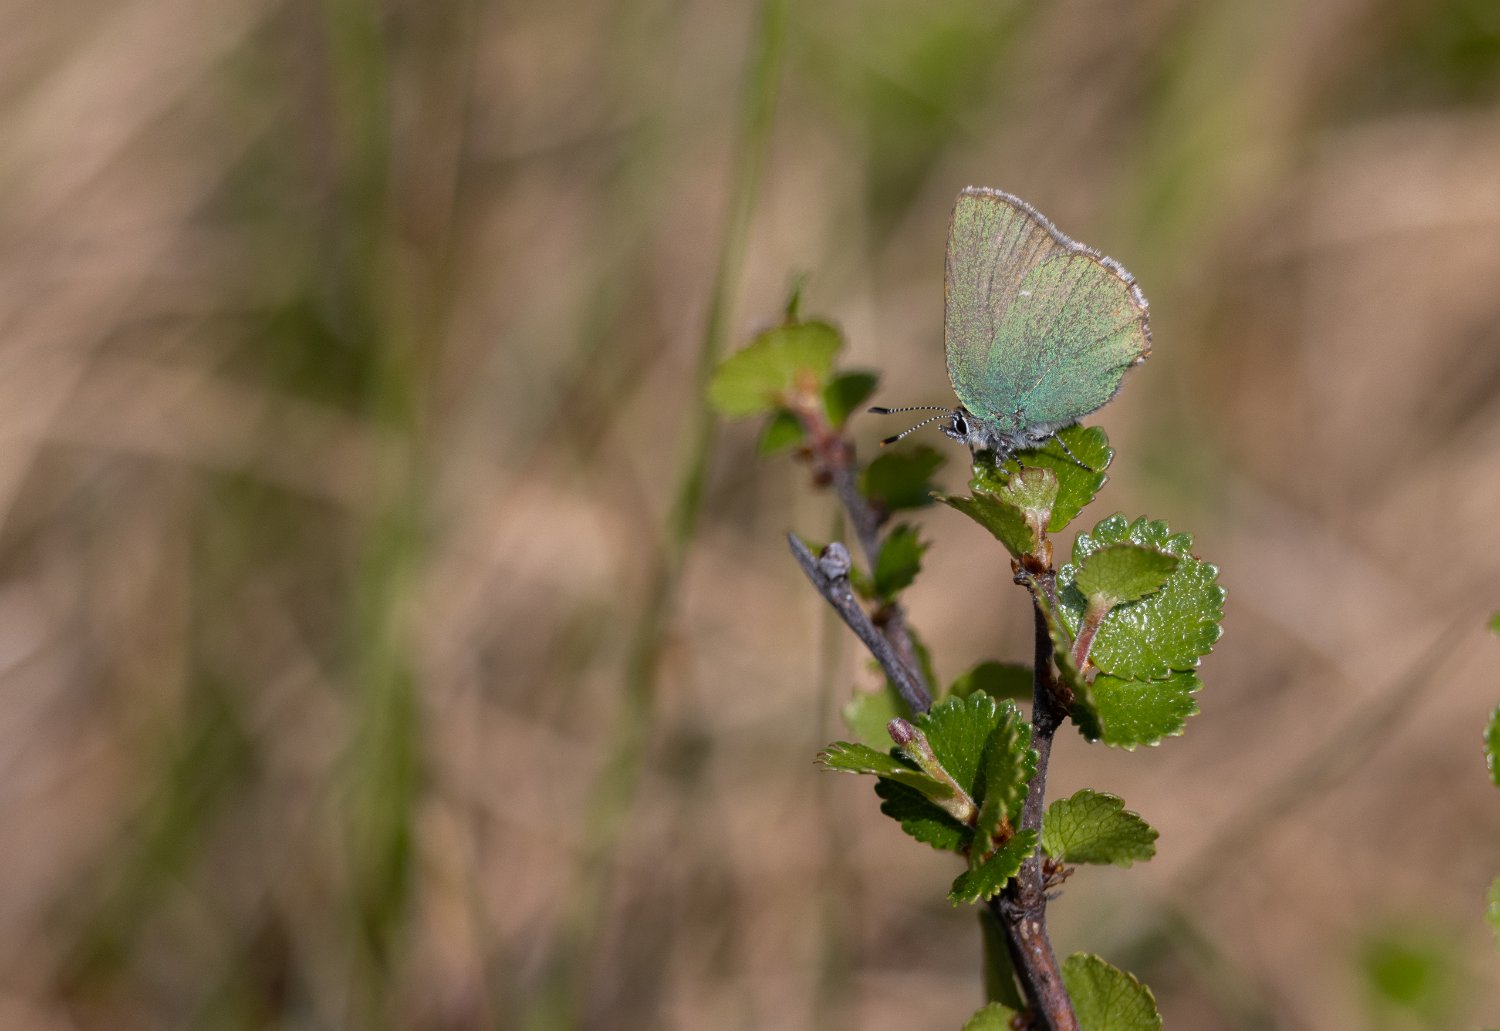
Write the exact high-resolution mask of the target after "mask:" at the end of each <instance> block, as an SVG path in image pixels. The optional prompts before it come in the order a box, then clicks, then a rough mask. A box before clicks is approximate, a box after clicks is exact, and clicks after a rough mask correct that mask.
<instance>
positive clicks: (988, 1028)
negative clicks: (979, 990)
mask: <svg viewBox="0 0 1500 1031" xmlns="http://www.w3.org/2000/svg"><path fill="white" fill-rule="evenodd" d="M1015 1015H1016V1011H1015V1010H1013V1009H1011V1008H1010V1007H1009V1006H1002V1005H1001V1004H1000V1003H998V1002H991V1003H988V1004H986V1005H985V1007H984V1008H983V1009H981V1010H977V1011H975V1013H974V1015H973V1016H972V1017H970V1018H969V1019H968V1020H966V1021H964V1027H963V1031H1011V1028H1010V1022H1011V1018H1013V1017H1014V1016H1015Z"/></svg>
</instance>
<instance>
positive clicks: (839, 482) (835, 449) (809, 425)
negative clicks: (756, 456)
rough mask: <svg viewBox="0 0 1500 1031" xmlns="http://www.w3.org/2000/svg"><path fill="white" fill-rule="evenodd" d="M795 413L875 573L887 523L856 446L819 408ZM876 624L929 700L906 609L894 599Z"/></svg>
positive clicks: (822, 474)
mask: <svg viewBox="0 0 1500 1031" xmlns="http://www.w3.org/2000/svg"><path fill="white" fill-rule="evenodd" d="M795 411H796V414H797V418H798V419H800V420H801V422H802V426H803V428H804V430H806V432H807V437H808V442H809V445H810V447H811V450H812V456H813V463H814V470H815V476H816V477H817V478H818V479H820V480H821V481H822V482H824V483H828V484H831V485H832V486H833V491H834V493H835V494H837V495H838V499H839V502H840V504H842V505H843V506H844V511H845V512H846V513H848V516H849V524H850V525H851V526H853V527H854V536H855V537H856V538H857V539H858V540H859V548H860V550H861V551H863V552H864V555H865V563H866V564H867V566H868V567H869V568H870V569H871V570H873V569H874V568H875V563H876V562H877V561H878V560H879V558H880V547H881V540H880V525H881V524H882V523H883V522H885V519H886V517H885V515H884V514H883V513H881V512H880V511H879V510H877V509H876V508H875V507H874V506H873V505H871V504H870V502H869V501H868V500H867V499H866V498H865V496H864V495H863V494H861V493H860V491H859V483H858V479H857V476H856V466H855V462H854V445H853V444H851V443H850V442H849V439H848V438H847V437H845V436H843V435H842V434H840V433H838V432H837V431H836V430H834V429H833V428H832V427H831V426H829V425H828V421H827V419H826V417H825V416H824V414H823V410H822V408H821V407H820V406H814V405H807V406H802V407H798V408H796V409H795ZM877 625H878V626H879V627H880V630H881V632H882V633H883V634H884V635H885V639H886V640H887V641H889V642H890V644H891V647H892V648H894V649H895V651H896V655H897V656H898V657H899V658H900V660H901V663H902V665H904V666H905V667H906V669H907V671H908V673H909V675H910V677H911V679H913V680H915V681H916V682H917V684H918V685H920V686H921V688H922V693H923V694H926V695H928V696H929V697H930V696H931V693H932V685H930V684H928V683H927V678H926V676H925V675H924V674H923V673H922V664H921V662H919V661H917V650H916V648H915V647H914V646H913V644H912V639H911V630H910V629H908V627H907V625H906V610H905V609H903V608H902V607H901V603H900V602H899V601H894V600H892V601H889V602H887V603H886V604H885V605H884V606H882V607H881V610H880V614H879V618H878V620H877ZM929 704H931V703H929ZM926 711H927V709H926V707H925V706H924V707H923V708H921V709H913V710H912V712H913V713H921V712H926Z"/></svg>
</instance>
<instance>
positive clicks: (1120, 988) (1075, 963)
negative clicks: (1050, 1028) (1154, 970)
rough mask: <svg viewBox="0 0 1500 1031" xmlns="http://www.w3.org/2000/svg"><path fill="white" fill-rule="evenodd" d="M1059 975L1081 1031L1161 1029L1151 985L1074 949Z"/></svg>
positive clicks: (1158, 1030) (1145, 1030)
mask: <svg viewBox="0 0 1500 1031" xmlns="http://www.w3.org/2000/svg"><path fill="white" fill-rule="evenodd" d="M1062 978H1063V987H1065V988H1066V989H1067V990H1068V995H1069V996H1070V997H1071V998H1072V999H1073V1012H1074V1013H1075V1014H1076V1015H1077V1016H1078V1026H1079V1028H1080V1029H1081V1031H1161V1014H1159V1013H1157V1012H1156V998H1155V996H1153V995H1152V994H1151V989H1149V988H1147V987H1146V986H1145V985H1143V984H1141V982H1140V981H1138V980H1136V978H1135V977H1134V976H1133V975H1131V974H1127V973H1125V971H1123V970H1118V969H1116V968H1115V967H1112V966H1110V965H1109V964H1108V963H1106V962H1104V960H1102V959H1100V958H1099V957H1098V956H1092V955H1089V954H1088V953H1086V952H1075V953H1074V954H1073V955H1071V956H1069V957H1068V961H1067V962H1066V963H1064V964H1063V969H1062Z"/></svg>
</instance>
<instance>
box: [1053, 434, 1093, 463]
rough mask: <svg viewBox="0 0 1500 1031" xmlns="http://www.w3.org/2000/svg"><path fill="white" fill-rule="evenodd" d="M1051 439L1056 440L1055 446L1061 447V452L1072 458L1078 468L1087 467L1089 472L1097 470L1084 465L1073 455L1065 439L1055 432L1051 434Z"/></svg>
mask: <svg viewBox="0 0 1500 1031" xmlns="http://www.w3.org/2000/svg"><path fill="white" fill-rule="evenodd" d="M1052 439H1053V440H1055V441H1057V446H1058V447H1060V448H1062V449H1063V454H1065V455H1067V456H1068V457H1069V458H1071V459H1072V460H1073V464H1074V465H1076V466H1078V468H1080V469H1087V470H1088V471H1089V472H1091V473H1092V472H1097V471H1098V470H1096V469H1094V468H1092V467H1091V466H1087V465H1084V464H1083V463H1082V462H1081V461H1079V460H1078V456H1077V455H1075V454H1073V449H1072V448H1070V447H1068V444H1067V441H1065V440H1063V439H1062V438H1061V437H1059V436H1058V435H1057V434H1055V433H1054V434H1053V435H1052Z"/></svg>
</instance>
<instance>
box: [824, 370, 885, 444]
mask: <svg viewBox="0 0 1500 1031" xmlns="http://www.w3.org/2000/svg"><path fill="white" fill-rule="evenodd" d="M879 382H880V377H879V376H877V375H876V374H875V373H873V372H866V371H864V370H861V369H855V370H853V371H851V372H841V373H839V374H838V375H837V376H835V377H833V379H832V380H830V381H829V383H828V385H827V386H826V387H824V388H823V410H824V411H825V412H827V413H828V423H829V425H831V426H832V427H833V428H834V429H840V428H842V427H843V425H844V423H845V422H847V421H848V420H849V413H850V412H852V411H854V410H855V409H856V408H858V407H859V406H860V405H862V404H864V403H865V402H866V401H868V400H869V399H870V395H871V394H873V393H875V384H877V383H879Z"/></svg>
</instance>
